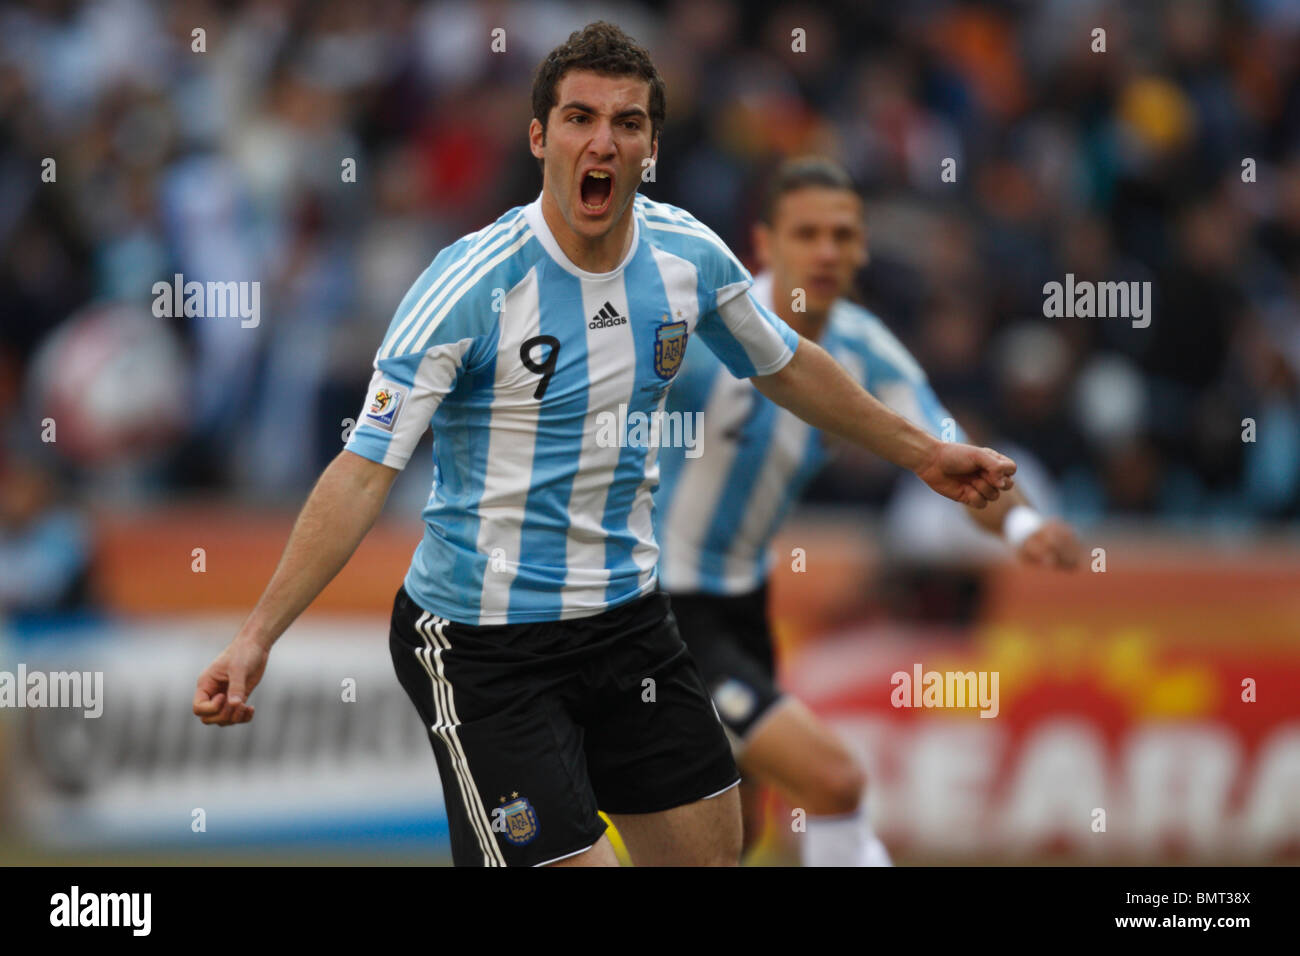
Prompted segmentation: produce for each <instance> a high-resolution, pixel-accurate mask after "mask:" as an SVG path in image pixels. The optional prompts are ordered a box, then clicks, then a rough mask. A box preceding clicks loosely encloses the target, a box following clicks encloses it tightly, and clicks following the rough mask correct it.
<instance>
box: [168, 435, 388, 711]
mask: <svg viewBox="0 0 1300 956" xmlns="http://www.w3.org/2000/svg"><path fill="white" fill-rule="evenodd" d="M397 475H398V471H397V469H395V468H389V467H388V466H387V465H380V464H376V463H375V462H373V461H370V460H368V459H366V458H362V457H361V456H360V455H357V454H354V453H353V452H350V451H346V450H344V451H341V452H339V454H338V457H337V458H335V459H334V460H333V461H332V462H330V464H329V467H327V468H326V469H325V471H324V472H322V473H321V476H320V479H319V480H318V481H317V482H316V487H315V488H313V489H312V491H311V494H310V495H308V497H307V503H306V504H304V505H303V507H302V511H301V512H300V513H299V515H298V520H297V521H296V522H295V523H294V526H293V531H292V532H291V533H290V535H289V542H288V544H286V545H285V547H284V554H283V555H281V557H280V563H279V565H278V566H277V567H276V569H275V573H274V574H272V575H271V580H270V582H269V583H268V584H267V586H266V590H265V591H264V592H263V593H262V597H261V598H260V599H259V600H258V602H257V606H256V607H254V608H253V611H252V613H251V614H249V615H248V619H247V620H246V621H244V623H243V626H241V627H240V629H239V633H238V634H236V635H235V638H234V640H232V641H231V642H230V644H229V646H227V647H226V649H225V650H224V651H222V652H221V654H220V655H219V656H218V657H217V659H216V660H214V661H213V662H212V663H211V664H209V665H208V668H207V670H205V671H204V672H203V674H202V675H201V676H200V677H199V681H198V687H197V688H196V689H195V691H194V713H195V714H196V715H197V716H198V717H201V718H202V719H203V722H204V723H205V724H242V723H246V722H248V721H249V720H252V719H253V708H252V707H251V706H249V705H248V703H247V700H248V695H249V694H250V693H251V692H252V690H253V688H254V687H256V686H257V684H258V682H259V681H260V680H261V679H262V672H263V671H264V670H266V659H267V655H268V654H269V653H270V650H271V645H272V644H274V643H275V642H276V640H278V639H279V637H280V635H281V634H283V633H284V632H285V631H286V630H287V629H288V627H289V625H290V624H292V623H293V622H294V620H295V619H296V618H297V617H298V615H299V614H301V613H302V612H303V611H304V610H306V609H307V606H308V605H309V604H311V602H312V601H314V600H315V599H316V595H318V594H320V592H321V591H323V590H324V589H325V585H327V584H329V583H330V581H331V580H333V578H334V575H336V574H338V573H339V571H340V570H342V568H343V565H345V564H347V562H348V558H350V557H352V552H353V551H355V550H356V549H357V545H359V544H360V543H361V539H362V538H364V537H365V536H366V532H368V531H369V530H370V528H371V526H372V525H373V524H374V523H375V519H376V518H378V517H379V512H380V511H382V510H383V507H384V501H385V500H386V499H387V498H388V491H389V489H390V488H391V487H392V484H393V479H394V478H396V477H397Z"/></svg>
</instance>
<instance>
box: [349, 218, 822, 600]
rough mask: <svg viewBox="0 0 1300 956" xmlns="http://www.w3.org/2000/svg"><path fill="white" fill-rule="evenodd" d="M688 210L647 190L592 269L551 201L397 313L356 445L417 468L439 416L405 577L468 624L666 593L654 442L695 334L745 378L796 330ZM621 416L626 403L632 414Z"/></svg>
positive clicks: (463, 255)
mask: <svg viewBox="0 0 1300 956" xmlns="http://www.w3.org/2000/svg"><path fill="white" fill-rule="evenodd" d="M752 283H753V278H752V276H750V274H749V272H748V271H747V270H746V269H745V267H744V266H743V265H741V263H740V262H739V260H737V259H736V257H735V256H734V255H732V253H731V251H730V250H728V249H727V247H726V245H725V244H724V243H723V242H722V240H720V239H719V238H718V237H717V236H716V235H715V234H714V233H713V232H712V231H711V230H709V229H708V228H707V227H705V226H704V225H703V224H702V223H700V222H699V221H698V220H697V219H695V218H694V217H693V216H691V215H690V214H689V213H687V212H685V211H684V210H681V209H678V208H677V207H675V206H670V205H667V204H665V203H658V202H652V201H651V200H649V199H646V198H645V197H643V196H637V197H636V198H635V200H634V232H633V237H632V243H631V246H630V248H629V249H628V252H627V255H626V256H625V257H624V259H623V261H622V262H621V263H620V264H619V265H618V267H617V268H615V269H613V270H612V271H610V272H607V273H600V274H597V273H591V272H586V271H584V270H582V269H579V268H578V267H577V266H576V265H574V264H573V263H572V262H571V261H570V260H569V259H568V257H566V256H565V254H564V253H563V252H562V251H561V249H560V247H559V245H558V243H557V242H556V240H555V237H554V236H553V235H552V234H551V231H550V229H549V227H548V226H547V224H546V221H545V219H544V218H543V215H542V209H541V197H540V196H539V197H538V198H537V199H536V200H535V201H534V202H532V203H530V204H529V205H527V206H519V207H516V208H514V209H511V210H510V211H509V212H507V213H506V214H505V215H503V216H502V217H501V218H500V219H498V220H497V221H496V222H495V223H493V224H492V225H490V226H488V227H486V228H484V229H481V230H479V231H478V232H475V233H472V234H470V235H468V236H465V237H464V238H462V239H461V240H459V241H458V242H456V243H455V244H453V245H451V246H448V247H447V248H446V249H443V250H442V251H441V252H440V253H438V255H437V257H436V258H435V259H434V260H433V264H432V265H430V266H429V268H428V269H426V270H425V272H424V274H423V275H421V276H420V278H419V279H418V280H417V281H416V282H415V284H414V285H413V286H412V287H411V289H410V291H409V292H407V294H406V297H405V298H404V299H403V300H402V303H401V305H399V306H398V308H397V313H396V314H395V315H394V317H393V321H392V324H391V325H390V326H389V329H388V333H387V335H386V336H385V338H384V341H383V344H382V345H381V346H380V348H379V351H378V353H377V355H376V356H375V363H374V364H375V372H374V376H373V378H372V379H371V382H370V389H369V392H368V393H367V398H366V402H365V405H363V406H362V409H361V413H360V415H359V416H358V422H359V424H358V425H357V426H356V428H354V429H353V431H352V435H351V437H350V438H349V439H348V442H347V446H346V447H347V448H348V449H349V450H350V451H353V452H355V453H356V454H358V455H361V456H363V457H365V458H368V459H370V460H371V461H376V462H380V463H382V464H385V465H388V466H390V467H393V468H402V467H404V466H405V465H406V462H407V460H408V459H409V457H410V455H411V452H412V450H413V449H414V447H415V445H416V443H417V442H418V441H419V439H420V436H421V435H422V434H423V433H424V430H425V429H426V428H428V427H429V426H430V424H432V427H433V434H434V445H433V488H432V491H431V492H430V495H429V500H428V503H427V504H426V506H425V508H424V512H423V517H424V522H425V530H424V538H423V540H421V542H420V544H419V547H417V548H416V551H415V555H414V557H413V559H412V561H411V567H410V570H409V571H408V572H407V574H406V580H405V584H406V589H407V591H408V592H409V593H410V594H411V597H412V598H413V599H414V600H415V601H416V603H418V604H419V605H420V606H422V607H423V608H425V609H426V610H428V611H431V612H432V613H434V614H438V615H440V616H442V617H445V618H447V619H449V620H451V621H457V622H460V623H464V624H481V625H486V624H516V623H521V622H529V621H548V620H560V619H565V618H575V617H584V616H587V615H591V614H596V613H599V612H600V611H603V610H605V609H606V608H609V607H613V606H615V605H618V604H621V603H624V602H626V601H630V600H632V599H634V598H636V597H638V596H640V595H642V594H645V593H647V592H649V591H651V590H653V589H654V587H655V584H656V566H657V563H658V559H659V549H658V546H657V544H656V542H655V537H654V518H653V508H654V502H653V496H652V492H653V490H654V488H655V486H656V484H657V482H658V474H659V470H658V463H657V455H656V452H657V451H658V448H657V446H656V444H655V443H652V442H649V441H647V440H645V438H644V437H642V436H641V435H639V434H636V433H632V434H629V433H628V432H626V431H624V432H621V433H620V434H618V435H615V436H614V440H611V435H612V434H613V432H614V429H612V428H609V427H607V426H608V422H609V421H610V417H611V416H613V417H614V419H615V420H616V421H618V422H619V423H621V426H620V427H622V428H626V425H625V424H622V423H626V422H627V421H628V416H631V415H633V413H638V412H639V413H641V417H645V416H648V415H649V414H651V413H659V414H662V412H663V402H664V398H665V395H666V394H667V391H668V386H669V383H670V382H671V381H672V380H673V378H674V377H675V375H676V373H677V370H678V368H679V367H680V365H681V361H682V357H683V355H684V353H685V346H686V343H687V341H688V340H689V339H691V338H693V334H694V333H695V332H698V333H699V337H700V338H701V339H703V341H704V343H705V345H707V346H708V347H709V349H711V350H712V352H713V353H714V354H716V355H717V356H718V358H719V359H720V360H721V361H722V363H723V364H725V365H726V367H727V368H728V369H729V370H730V371H731V372H732V374H735V375H739V376H750V375H757V374H769V373H771V372H775V371H777V370H778V369H780V368H781V367H782V366H784V365H785V363H786V362H788V361H789V360H790V358H791V357H792V355H793V354H794V349H795V348H796V346H797V345H798V336H797V335H796V334H795V332H794V331H793V330H792V329H791V328H790V327H789V326H788V325H786V324H785V323H784V322H782V321H781V319H780V318H778V317H777V316H776V315H774V314H772V313H771V312H770V311H767V310H765V309H762V308H760V307H759V306H758V305H757V303H756V302H755V300H754V299H753V297H752V296H751V295H750V294H749V291H748V290H749V287H750V286H751V284H752ZM620 413H622V414H621V416H620Z"/></svg>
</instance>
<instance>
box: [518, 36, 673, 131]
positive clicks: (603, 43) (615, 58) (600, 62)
mask: <svg viewBox="0 0 1300 956" xmlns="http://www.w3.org/2000/svg"><path fill="white" fill-rule="evenodd" d="M570 70H591V71H592V72H593V73H601V74H603V75H605V76H637V77H640V78H641V79H643V80H646V81H647V82H648V83H649V84H650V139H651V142H653V141H654V140H655V138H656V137H658V135H659V130H660V129H661V128H662V127H663V125H664V117H665V116H666V115H667V109H668V108H667V102H666V97H665V94H664V81H663V79H662V77H660V76H659V71H658V70H656V69H655V65H654V63H653V62H652V61H651V59H650V54H649V53H647V52H646V50H645V48H644V47H642V46H639V45H637V43H636V41H635V40H633V39H632V38H631V37H630V36H628V35H627V34H626V33H624V32H623V31H622V30H620V29H619V28H618V27H616V26H615V25H614V24H612V23H609V22H607V21H605V20H597V21H596V22H595V23H588V24H587V25H586V26H585V27H583V28H582V29H581V30H575V31H574V32H573V33H570V34H569V39H567V40H565V41H564V42H563V43H561V44H560V45H559V46H557V47H556V48H555V49H554V50H552V51H551V52H550V53H548V54H547V55H546V59H544V60H543V61H542V64H541V66H539V67H538V68H537V76H536V78H535V79H534V80H533V116H534V118H536V119H537V121H538V122H539V123H541V124H542V139H543V140H545V139H546V119H547V117H549V116H550V115H551V110H552V109H553V108H554V107H555V91H556V88H557V87H559V85H560V80H561V79H563V78H564V75H565V74H566V73H568V72H569V71H570Z"/></svg>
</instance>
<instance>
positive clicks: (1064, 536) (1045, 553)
mask: <svg viewBox="0 0 1300 956" xmlns="http://www.w3.org/2000/svg"><path fill="white" fill-rule="evenodd" d="M966 513H967V514H968V515H970V517H971V520H972V521H974V522H975V523H976V524H977V525H979V526H980V527H981V528H983V529H984V530H985V531H987V532H988V533H989V534H994V535H998V536H1000V537H1002V538H1005V539H1006V542H1007V544H1009V545H1010V546H1011V547H1012V548H1013V549H1014V550H1015V552H1016V556H1017V557H1019V558H1020V560H1022V561H1024V562H1025V563H1026V564H1038V565H1042V566H1044V567H1056V568H1067V569H1069V568H1074V567H1075V566H1076V565H1077V564H1078V563H1079V540H1078V538H1076V537H1075V534H1074V529H1073V528H1071V527H1070V526H1069V525H1068V524H1066V523H1065V522H1064V521H1062V520H1061V519H1060V518H1046V517H1043V516H1042V515H1040V514H1039V513H1038V512H1037V511H1036V510H1035V509H1034V506H1033V505H1031V504H1030V503H1029V499H1028V498H1026V497H1025V495H1024V492H1022V491H1021V490H1020V489H1019V488H1013V489H1012V490H1011V491H1010V492H1008V493H1007V494H1005V495H1003V496H1002V497H1001V498H1000V499H999V500H997V501H995V502H992V503H991V504H990V505H989V506H988V507H987V508H983V509H980V510H976V509H974V508H968V509H967V511H966Z"/></svg>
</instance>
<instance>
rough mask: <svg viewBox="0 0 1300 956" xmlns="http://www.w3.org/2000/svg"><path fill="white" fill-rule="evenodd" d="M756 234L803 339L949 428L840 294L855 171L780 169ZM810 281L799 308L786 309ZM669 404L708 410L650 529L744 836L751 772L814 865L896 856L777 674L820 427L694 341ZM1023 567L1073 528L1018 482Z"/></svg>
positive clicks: (666, 454)
mask: <svg viewBox="0 0 1300 956" xmlns="http://www.w3.org/2000/svg"><path fill="white" fill-rule="evenodd" d="M762 218H763V221H762V222H761V223H760V224H758V225H757V226H756V227H755V233H754V236H755V248H756V252H757V254H758V258H759V261H760V262H761V263H762V265H763V267H764V270H765V271H764V272H763V273H762V274H760V275H759V277H758V278H757V279H756V280H755V281H754V285H753V287H752V289H751V290H750V292H751V294H752V295H753V297H754V299H755V300H756V301H757V302H758V303H759V304H760V305H761V306H763V307H764V308H765V309H772V310H773V311H775V312H776V313H777V314H778V315H780V316H781V318H783V319H784V320H785V321H786V322H787V323H789V325H790V326H791V327H792V328H793V329H795V331H797V332H798V333H799V334H800V336H801V337H802V339H801V341H802V340H809V341H813V342H818V343H820V344H821V345H822V346H823V347H824V348H825V349H826V350H827V351H828V352H829V353H830V354H831V355H832V356H834V357H835V359H836V360H837V361H838V362H839V364H840V365H841V366H843V367H844V368H845V369H848V370H850V371H851V372H852V373H853V374H854V376H855V377H856V378H857V379H858V381H860V382H862V383H863V384H864V385H865V386H866V387H867V389H868V390H869V391H870V392H871V393H872V394H873V395H875V396H876V397H877V398H878V399H880V400H881V401H883V402H885V403H886V404H887V405H889V406H890V407H892V408H893V409H894V410H895V411H897V412H899V413H900V414H902V415H905V416H906V417H908V418H909V419H911V420H912V421H915V422H917V423H919V424H922V425H924V426H925V427H926V428H928V429H929V430H930V431H931V432H932V433H934V434H940V433H941V432H942V429H943V420H944V419H945V418H947V417H948V413H947V412H946V411H945V410H944V408H943V406H942V405H941V404H940V403H939V400H938V399H937V398H936V397H935V395H934V392H933V391H932V390H931V388H930V386H929V384H928V383H927V381H926V377H925V374H924V372H922V370H921V368H920V367H919V366H918V365H917V363H916V361H915V360H914V359H913V358H912V356H911V355H910V354H909V353H908V351H907V349H906V348H904V347H903V345H902V343H900V342H899V341H898V339H896V338H895V337H894V336H893V335H892V334H891V333H890V332H889V330H888V329H886V328H885V326H884V324H883V323H882V322H881V321H880V320H879V319H878V318H876V317H875V316H874V315H872V314H871V313H870V312H868V311H867V310H866V309H863V308H861V307H859V306H857V305H854V304H853V303H851V302H849V301H848V300H847V299H846V298H844V297H845V296H846V295H847V294H848V293H849V291H850V289H851V287H852V282H853V276H854V274H855V273H856V272H857V270H858V269H860V268H861V267H862V266H863V265H865V264H866V259H867V244H866V232H865V227H864V224H863V208H862V201H861V199H860V198H859V197H858V195H857V192H856V191H855V190H854V188H853V184H852V182H851V180H850V179H849V176H848V174H847V173H846V172H844V170H843V169H842V168H840V167H839V166H838V165H836V164H834V163H832V162H830V161H829V160H823V159H816V158H812V159H802V160H795V161H790V162H787V163H786V164H784V165H783V166H782V167H781V169H780V170H779V171H778V173H777V174H776V177H775V179H774V181H773V183H772V186H771V188H770V190H769V193H768V196H767V199H766V202H765V204H764V210H763V216H762ZM796 289H802V290H803V295H804V304H805V305H806V311H796V310H795V309H794V308H793V304H794V302H795V295H796V294H795V292H794V290H796ZM668 407H669V409H670V410H673V411H678V412H682V413H685V414H690V413H693V412H703V430H704V435H703V448H704V452H703V454H699V455H696V456H695V457H690V456H689V455H688V453H687V452H686V451H685V450H683V449H682V448H677V447H665V448H664V450H663V451H662V452H661V462H660V465H661V472H662V484H661V488H660V491H659V496H658V501H657V506H658V507H657V510H656V536H657V537H658V539H659V543H660V546H661V548H662V553H661V558H660V571H659V573H660V580H661V583H662V584H663V586H664V588H665V589H667V591H668V592H669V594H670V595H671V597H672V606H673V614H674V616H675V617H676V618H677V623H678V628H679V630H680V631H681V635H682V637H683V639H684V640H685V641H686V644H687V646H688V647H689V648H690V650H691V654H692V655H693V656H694V658H695V661H696V664H697V665H698V666H699V668H700V672H701V674H702V675H703V677H704V680H705V683H706V684H707V685H708V686H709V689H710V691H711V693H712V694H713V700H714V704H715V705H716V706H717V709H718V713H719V715H720V716H721V718H722V720H723V723H724V724H725V725H726V727H727V729H728V731H729V732H730V734H731V736H732V738H733V741H734V742H735V745H736V750H737V756H738V760H739V763H740V768H741V771H742V773H744V774H745V776H746V778H747V779H746V783H745V785H744V786H742V801H743V803H744V806H745V823H746V827H745V829H746V836H747V838H750V839H752V838H753V837H754V836H755V835H756V833H757V829H758V826H759V823H760V821H759V820H758V819H757V810H758V801H757V792H756V789H755V788H754V787H753V786H752V785H751V784H750V779H751V778H752V780H753V781H757V782H761V783H767V784H771V785H774V786H776V787H777V788H778V789H779V790H781V791H783V792H784V794H785V795H786V796H787V797H788V799H789V800H790V801H791V802H792V805H793V806H798V807H802V808H803V809H804V810H806V811H807V813H808V817H807V830H806V832H805V835H804V839H803V843H802V853H803V860H804V863H805V865H808V866H872V865H882V866H883V865H888V864H889V855H888V853H887V852H886V850H885V847H884V845H883V844H882V843H881V842H880V840H879V839H878V838H876V837H875V835H874V834H873V833H872V831H871V827H870V824H869V823H868V821H867V815H866V811H865V807H864V806H863V803H862V796H863V790H864V787H865V785H866V780H865V774H864V771H863V769H862V768H861V767H860V766H859V765H858V763H857V761H856V760H855V759H854V757H853V756H852V755H851V754H850V753H849V751H848V749H847V748H846V747H845V746H844V745H843V744H842V743H841V742H840V741H839V739H838V738H837V737H836V736H835V735H834V734H833V733H832V732H831V731H830V729H829V728H828V727H826V725H824V724H823V723H822V722H821V721H819V720H818V719H817V718H816V717H815V716H814V715H813V714H812V712H811V711H810V710H809V709H808V708H807V707H806V706H805V705H804V704H802V703H800V702H799V701H798V700H796V699H794V698H792V697H789V696H784V695H782V693H781V691H780V690H779V689H778V688H777V686H776V683H775V680H774V674H775V664H774V656H773V642H772V633H771V629H770V626H769V622H768V613H767V578H768V572H769V570H770V560H771V554H770V545H771V542H772V538H773V536H774V535H775V534H776V531H777V529H778V527H779V526H780V524H781V521H782V519H783V518H784V517H785V514H786V512H787V511H788V510H789V509H790V506H791V505H792V504H793V503H794V501H795V500H796V499H797V498H798V496H799V494H800V492H801V491H802V490H803V488H804V486H805V485H806V484H807V483H808V481H809V479H811V478H812V477H813V475H814V474H815V473H816V472H817V471H818V469H820V468H821V466H822V465H823V464H824V463H825V462H826V460H827V458H828V455H829V451H830V449H829V448H828V446H827V442H826V439H825V436H823V435H822V434H821V433H819V432H818V431H817V430H816V429H814V428H812V427H810V426H809V425H808V424H806V423H805V422H803V421H801V420H799V419H798V418H796V417H795V416H793V415H790V414H788V413H787V412H784V411H782V410H781V409H779V408H778V407H777V406H776V405H774V404H773V403H772V402H770V401H768V400H767V399H766V398H765V397H764V396H763V395H762V394H761V393H760V392H759V391H758V390H756V389H754V388H753V387H751V386H750V384H749V382H746V381H743V380H740V379H737V378H735V377H733V376H731V375H726V374H724V373H723V368H722V365H721V364H720V363H719V362H718V361H717V360H716V359H715V358H714V357H713V356H712V355H710V354H709V353H708V352H707V351H705V350H703V349H700V348H697V347H696V346H695V345H692V346H691V347H689V348H688V349H687V356H686V360H685V362H684V364H683V368H682V371H681V373H680V374H679V375H678V378H677V381H676V382H675V383H674V385H673V389H672V392H671V394H670V395H669V399H668ZM969 513H970V514H971V516H972V517H973V518H974V519H975V520H976V521H977V522H979V524H980V525H981V526H983V527H984V528H985V529H987V530H989V531H991V532H994V533H1001V534H1003V535H1004V536H1005V537H1006V538H1007V540H1008V541H1009V542H1010V543H1011V544H1012V545H1013V546H1014V547H1015V548H1016V550H1017V553H1018V554H1019V555H1020V557H1021V558H1022V559H1023V560H1025V561H1027V562H1030V563H1035V564H1046V565H1057V566H1061V567H1073V566H1074V565H1075V563H1076V562H1077V560H1078V543H1077V541H1076V540H1075V538H1074V534H1073V532H1072V531H1071V530H1070V528H1069V526H1068V525H1066V524H1064V523H1063V522H1061V521H1058V520H1045V519H1044V518H1043V517H1042V516H1040V515H1039V514H1038V513H1037V512H1035V511H1034V510H1033V509H1032V508H1031V507H1030V506H1029V504H1028V502H1027V501H1026V500H1025V499H1024V497H1023V496H1022V494H1021V492H1020V491H1019V489H1013V490H1012V491H1010V492H1008V493H1007V494H1004V495H1002V496H1001V498H1000V499H999V500H998V501H996V502H994V503H992V504H990V505H989V506H988V507H986V508H983V509H982V510H975V509H969Z"/></svg>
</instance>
